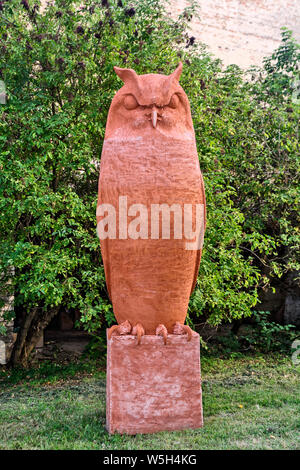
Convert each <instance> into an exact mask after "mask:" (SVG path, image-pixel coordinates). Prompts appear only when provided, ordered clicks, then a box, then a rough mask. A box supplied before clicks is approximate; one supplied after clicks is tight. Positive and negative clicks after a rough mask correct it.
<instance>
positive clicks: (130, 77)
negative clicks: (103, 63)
mask: <svg viewBox="0 0 300 470" xmlns="http://www.w3.org/2000/svg"><path fill="white" fill-rule="evenodd" d="M114 71H115V72H116V74H117V75H118V77H120V79H121V80H123V82H124V83H127V82H129V81H134V80H136V79H137V77H138V76H137V73H136V72H135V71H134V70H133V69H121V68H120V67H114Z"/></svg>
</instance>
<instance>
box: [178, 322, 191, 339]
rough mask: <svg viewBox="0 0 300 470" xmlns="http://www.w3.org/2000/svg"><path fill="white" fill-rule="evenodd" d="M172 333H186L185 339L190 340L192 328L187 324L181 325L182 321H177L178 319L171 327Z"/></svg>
mask: <svg viewBox="0 0 300 470" xmlns="http://www.w3.org/2000/svg"><path fill="white" fill-rule="evenodd" d="M173 334H174V335H186V334H187V336H188V337H187V340H188V341H191V339H192V336H193V330H192V329H191V328H190V327H189V326H188V325H182V323H179V321H177V322H176V323H175V325H174V328H173Z"/></svg>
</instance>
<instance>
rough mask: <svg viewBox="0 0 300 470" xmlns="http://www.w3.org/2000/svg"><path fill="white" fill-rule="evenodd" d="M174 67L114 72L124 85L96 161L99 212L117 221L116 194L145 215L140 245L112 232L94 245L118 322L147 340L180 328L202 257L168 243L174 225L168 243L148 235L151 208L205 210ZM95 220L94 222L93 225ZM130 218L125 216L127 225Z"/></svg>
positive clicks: (185, 100)
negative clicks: (107, 210) (109, 209)
mask: <svg viewBox="0 0 300 470" xmlns="http://www.w3.org/2000/svg"><path fill="white" fill-rule="evenodd" d="M181 68H182V65H181V64H180V66H178V67H177V69H176V70H175V71H174V72H173V73H172V74H171V75H169V76H166V75H160V74H146V75H137V74H136V73H135V72H134V71H133V70H131V69H119V68H117V67H115V71H116V73H117V74H118V76H119V77H120V78H121V79H122V80H123V81H124V86H123V87H122V88H121V89H120V90H119V91H118V92H117V93H116V95H115V96H114V98H113V100H112V103H111V107H110V110H109V114H108V120H107V126H106V132H105V140H104V144H103V150H102V157H101V170H100V178H99V198H98V206H100V205H102V204H110V205H111V206H113V207H114V208H115V209H116V220H117V221H119V217H120V212H121V211H120V208H119V196H126V197H127V204H128V207H131V206H132V205H133V204H143V206H145V207H146V208H147V210H148V220H147V223H148V224H149V229H148V238H147V239H142V238H139V239H130V238H126V237H125V239H122V237H123V235H124V234H123V235H122V234H120V233H119V227H118V226H117V234H116V239H110V238H106V239H102V240H101V241H100V243H101V253H102V259H103V264H104V270H105V278H106V284H107V288H108V292H109V296H110V299H111V301H112V305H113V310H114V314H115V317H116V319H117V321H118V324H120V323H123V322H125V321H126V320H128V321H129V322H130V324H131V326H132V327H134V326H135V325H136V324H137V323H141V325H142V326H143V328H144V330H145V334H146V335H154V334H155V331H156V328H157V327H158V325H160V324H163V325H164V326H166V328H167V330H168V332H169V333H172V332H173V328H174V325H175V323H176V322H177V321H178V322H180V323H182V324H183V323H184V322H185V318H186V314H187V309H188V303H189V298H190V295H191V292H192V291H193V289H194V287H195V284H196V280H197V275H198V270H199V264H200V259H201V254H202V249H199V250H197V249H195V250H187V249H186V239H184V237H183V238H182V239H174V227H173V226H171V236H170V239H164V238H163V237H162V234H161V233H160V234H159V238H158V239H153V238H151V237H150V232H151V229H150V209H151V205H152V204H167V205H168V206H172V205H173V204H177V205H180V206H181V207H182V208H183V206H184V205H185V204H190V205H192V206H195V205H196V204H199V205H200V204H202V205H203V207H205V194H204V184H203V179H202V175H201V171H200V167H199V160H198V155H197V148H196V141H195V133H194V128H193V123H192V118H191V111H190V105H189V101H188V98H187V96H186V94H185V92H184V90H183V88H182V87H181V86H180V85H179V77H180V73H181ZM156 119H157V120H156ZM102 218H103V217H102V216H97V223H98V224H99V222H100V220H102ZM204 218H205V217H204ZM132 219H133V216H130V215H128V217H127V224H128V225H129V223H130V222H131V221H132ZM192 219H193V223H194V222H195V214H193V217H192ZM204 224H205V220H204ZM201 231H202V232H203V231H204V227H201ZM198 233H200V230H199V232H198ZM121 235H122V236H121Z"/></svg>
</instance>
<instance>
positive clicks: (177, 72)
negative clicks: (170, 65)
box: [170, 62, 182, 82]
mask: <svg viewBox="0 0 300 470" xmlns="http://www.w3.org/2000/svg"><path fill="white" fill-rule="evenodd" d="M181 72H182V62H179V64H178V66H177V68H176V69H175V70H174V72H173V73H171V75H170V77H172V79H173V80H174V79H175V80H177V81H178V82H179V79H180V75H181Z"/></svg>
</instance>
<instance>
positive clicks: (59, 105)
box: [0, 0, 299, 364]
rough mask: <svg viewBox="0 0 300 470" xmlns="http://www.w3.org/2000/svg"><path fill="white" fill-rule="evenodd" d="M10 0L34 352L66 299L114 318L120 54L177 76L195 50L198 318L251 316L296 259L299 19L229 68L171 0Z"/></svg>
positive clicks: (9, 196)
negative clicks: (103, 176) (108, 264)
mask: <svg viewBox="0 0 300 470" xmlns="http://www.w3.org/2000/svg"><path fill="white" fill-rule="evenodd" d="M39 6H40V2H39V1H27V0H23V1H21V2H20V1H19V0H12V1H9V2H8V1H1V2H0V54H1V55H0V80H3V81H4V82H5V85H6V89H7V104H5V105H1V106H0V116H1V120H0V170H1V174H0V213H1V219H0V231H1V244H0V272H2V273H4V275H3V277H2V278H1V280H0V282H1V286H2V289H3V290H5V289H7V284H6V282H7V279H8V278H9V273H10V271H9V269H10V267H11V266H14V267H15V275H14V277H13V285H12V287H13V289H14V292H15V303H16V312H17V313H18V314H19V315H20V317H21V318H22V324H21V327H20V330H19V332H18V338H17V341H16V344H15V347H14V351H13V355H12V362H13V364H17V363H22V364H26V363H27V360H28V357H29V355H30V352H31V351H32V349H33V348H34V346H35V344H36V342H37V341H38V339H39V336H40V334H41V331H42V330H43V329H44V328H45V327H46V326H47V325H48V324H49V323H50V322H51V320H52V318H53V317H54V316H55V315H57V313H58V312H59V310H60V309H70V310H73V311H77V312H79V313H80V314H81V323H82V325H83V326H84V328H85V329H87V330H88V331H90V332H92V333H93V334H94V335H96V337H98V335H99V333H100V334H101V331H102V332H103V331H104V327H105V326H106V325H107V324H111V323H112V322H113V321H114V318H113V312H112V307H111V304H110V302H109V300H108V296H107V291H106V286H105V278H104V271H103V266H102V264H101V255H100V249H99V240H98V238H97V236H96V218H95V211H96V201H97V183H98V174H99V162H100V155H101V149H102V143H103V138H104V132H105V124H106V118H107V113H108V108H109V105H110V102H111V100H112V97H113V96H114V94H115V92H116V91H117V90H118V89H119V88H120V86H121V82H120V80H119V79H118V77H117V76H116V75H115V74H114V72H113V66H114V65H118V66H121V67H128V68H134V69H135V70H136V71H137V73H139V74H142V73H150V72H158V73H165V74H168V73H170V72H172V71H173V70H174V68H175V67H176V65H177V64H178V61H179V60H182V61H183V63H184V70H183V75H182V78H181V84H182V86H183V88H184V89H185V91H186V93H187V95H188V97H189V99H190V103H191V109H192V115H193V122H194V127H195V133H196V139H197V147H198V152H199V160H200V166H201V170H202V172H203V176H204V180H205V187H206V195H207V206H208V207H207V213H208V223H207V231H206V236H205V247H204V252H203V259H202V263H201V268H200V272H199V279H198V285H197V288H196V290H195V292H194V294H193V296H192V298H191V301H190V306H189V321H197V318H198V317H199V316H203V318H204V319H206V320H207V321H208V322H210V323H211V324H213V325H216V324H218V323H220V322H222V321H232V319H235V318H240V317H243V316H249V315H250V314H251V311H252V310H251V309H252V307H253V306H254V305H255V304H256V303H257V299H258V291H259V289H263V288H266V287H267V286H268V285H270V284H271V285H272V283H273V281H274V279H278V278H279V277H281V276H284V275H285V273H287V272H289V271H290V270H295V269H297V268H299V264H297V253H296V248H297V247H298V246H299V220H297V218H298V206H297V204H298V202H299V198H298V183H299V180H298V179H297V171H298V168H299V167H298V159H297V156H298V151H299V148H298V147H297V146H298V118H299V102H298V101H299V100H297V99H293V96H294V97H295V95H293V84H294V83H295V79H296V78H297V77H298V76H299V71H298V64H299V46H298V45H297V44H296V43H295V42H294V40H293V38H292V36H291V33H290V32H289V31H283V41H282V44H281V46H280V47H279V49H278V50H277V51H275V52H274V54H273V56H272V57H270V58H268V59H266V61H265V63H264V67H263V68H262V69H259V68H253V69H252V70H251V71H250V72H249V73H248V75H245V74H244V73H243V72H242V71H241V70H240V69H239V68H238V67H237V66H236V65H231V66H229V67H227V68H226V69H224V68H223V67H222V64H221V61H220V60H216V59H215V58H213V57H211V55H210V54H209V53H208V52H207V50H206V48H205V46H204V45H201V44H197V42H196V41H195V38H194V37H193V36H191V35H190V33H189V31H188V25H189V21H190V20H191V18H192V15H193V14H196V11H195V7H194V6H191V7H190V8H188V9H186V10H185V11H184V12H183V14H182V15H181V16H180V17H178V18H176V19H172V18H170V16H168V15H167V14H166V12H165V6H166V2H164V1H158V0H154V1H152V0H151V1H150V0H142V1H139V2H135V3H134V4H133V3H128V2H127V1H122V2H121V1H115V0H109V1H106V0H102V1H95V0H87V1H85V2H84V4H83V3H82V2H80V1H78V0H56V2H55V6H51V5H50V6H48V7H47V8H46V10H44V11H42V12H41V11H40V10H39Z"/></svg>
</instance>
